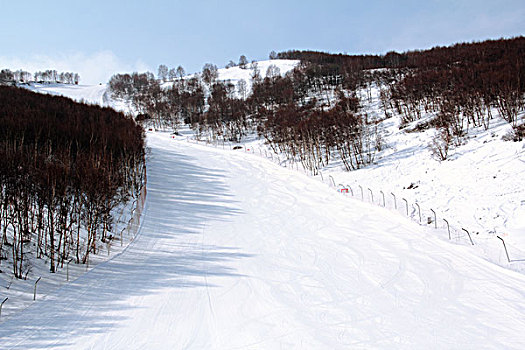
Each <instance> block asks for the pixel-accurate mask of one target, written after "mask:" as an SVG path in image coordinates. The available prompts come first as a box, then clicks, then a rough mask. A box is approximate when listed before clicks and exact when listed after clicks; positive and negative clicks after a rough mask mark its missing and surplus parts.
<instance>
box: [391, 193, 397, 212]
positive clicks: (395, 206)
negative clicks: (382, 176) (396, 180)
mask: <svg viewBox="0 0 525 350" xmlns="http://www.w3.org/2000/svg"><path fill="white" fill-rule="evenodd" d="M390 194H391V195H392V197H394V208H395V209H396V210H397V200H396V195H395V194H394V193H393V192H390Z"/></svg>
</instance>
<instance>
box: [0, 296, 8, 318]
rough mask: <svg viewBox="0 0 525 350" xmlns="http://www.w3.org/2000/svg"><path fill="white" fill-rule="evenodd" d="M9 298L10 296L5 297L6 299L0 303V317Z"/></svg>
mask: <svg viewBox="0 0 525 350" xmlns="http://www.w3.org/2000/svg"><path fill="white" fill-rule="evenodd" d="M7 299H9V298H5V299H4V301H2V303H1V304H0V317H2V306H4V303H5V302H6V301H7Z"/></svg>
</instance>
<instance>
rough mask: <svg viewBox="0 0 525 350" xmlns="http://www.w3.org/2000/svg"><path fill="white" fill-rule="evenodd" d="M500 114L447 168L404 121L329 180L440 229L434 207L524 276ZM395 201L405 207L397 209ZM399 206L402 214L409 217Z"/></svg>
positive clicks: (98, 91) (106, 101)
mask: <svg viewBox="0 0 525 350" xmlns="http://www.w3.org/2000/svg"><path fill="white" fill-rule="evenodd" d="M298 64H299V61H295V60H268V61H260V62H258V63H257V67H258V69H259V71H260V72H261V75H262V76H265V74H266V70H267V69H268V67H269V66H270V65H275V66H276V67H277V68H279V71H280V74H282V75H284V74H285V73H286V72H288V71H290V70H291V69H293V68H294V67H296V66H297V65H298ZM218 73H219V76H218V79H219V80H221V81H230V82H232V83H234V84H236V83H237V82H238V81H239V80H240V79H244V80H245V81H246V82H247V83H248V84H251V75H252V74H253V65H251V64H248V66H247V69H241V68H240V67H232V68H222V69H219V70H218ZM189 77H191V76H189ZM34 90H36V91H41V92H46V93H54V94H62V95H65V96H69V97H72V98H74V99H77V100H81V99H84V100H86V101H89V102H92V103H101V104H103V105H107V106H112V107H113V108H116V109H118V110H123V111H128V112H129V111H130V109H129V106H127V105H125V104H124V103H122V101H113V100H112V99H111V98H110V95H109V93H108V92H106V86H105V85H99V86H93V87H89V86H78V87H77V86H74V85H54V86H49V85H44V86H34ZM360 95H361V102H362V104H363V112H364V113H366V114H368V115H369V117H370V118H376V119H378V120H381V119H383V112H382V111H381V109H380V100H379V90H378V89H377V88H373V89H371V99H368V97H367V93H366V91H364V90H363V91H361V92H360ZM493 115H494V117H495V119H494V120H493V121H492V123H491V124H492V126H491V128H490V129H489V130H484V129H483V128H481V127H480V128H477V129H471V130H470V131H469V135H468V142H466V143H465V144H464V145H462V146H460V147H457V148H456V149H454V150H453V151H452V155H451V156H450V157H449V159H448V160H447V161H444V162H439V161H438V160H436V159H434V158H432V156H431V154H430V150H429V144H430V142H431V140H432V138H433V136H434V131H433V130H430V131H429V130H427V131H423V132H407V131H406V129H401V128H400V119H399V117H396V116H394V117H392V118H389V119H386V120H383V121H382V122H381V123H380V124H379V125H378V127H379V129H380V130H381V132H382V141H383V144H384V146H383V150H382V151H381V152H379V153H378V154H377V155H376V161H375V163H374V164H373V165H371V166H368V167H366V168H364V169H360V170H357V171H352V172H346V171H344V170H343V166H342V165H341V164H340V163H337V162H335V163H332V164H331V165H330V166H329V167H327V168H326V169H323V172H325V177H328V175H331V176H332V177H333V179H334V181H335V184H336V185H340V184H341V185H350V186H351V187H353V190H355V191H360V188H359V186H361V188H364V190H365V192H366V194H367V196H368V197H367V200H370V199H371V198H370V195H371V194H370V192H369V190H368V188H370V190H372V196H373V193H374V192H375V203H376V204H378V205H382V198H381V201H379V196H380V192H379V191H382V192H383V194H385V205H386V206H389V207H391V208H394V206H397V204H399V208H401V205H402V204H404V202H403V198H405V199H406V200H407V202H408V203H409V215H410V216H411V217H413V218H415V219H416V221H419V212H418V208H417V205H419V207H420V208H421V210H422V214H421V222H422V223H424V224H425V223H427V222H428V218H429V217H430V218H431V221H432V222H431V223H430V224H429V225H430V226H433V225H435V223H434V222H433V217H434V213H433V212H432V211H431V209H432V210H433V211H434V212H436V217H437V219H438V220H437V223H438V226H439V227H440V228H445V227H446V222H445V221H444V220H447V222H448V223H449V224H450V225H451V227H452V228H451V237H452V238H454V239H453V241H454V243H460V244H464V243H468V244H470V240H469V239H468V236H467V235H466V233H465V231H463V230H462V229H463V228H465V229H466V230H468V231H469V232H470V233H471V235H472V237H473V239H474V242H475V244H476V245H477V246H478V247H476V248H475V249H477V250H480V254H481V255H482V256H485V258H487V259H488V260H490V261H492V262H496V263H498V264H500V265H502V266H505V267H510V268H512V269H514V270H518V271H522V272H523V271H525V261H520V260H525V181H524V180H523V179H524V178H525V142H510V141H503V140H502V137H503V136H504V135H505V134H507V133H508V132H509V130H510V126H509V125H508V123H507V122H506V121H505V120H503V119H502V118H500V117H499V116H498V113H497V111H496V110H494V111H493ZM246 143H247V144H248V145H261V143H262V141H261V140H254V139H253V138H248V140H247V141H246ZM261 147H262V146H261ZM283 165H285V164H284V163H283ZM356 195H358V194H357V193H356ZM359 196H360V192H359ZM394 196H396V197H395V198H396V201H397V202H399V203H394ZM416 203H417V204H416ZM399 208H398V212H399V214H400V215H406V212H405V211H403V210H401V209H399ZM443 219H444V220H443ZM496 236H500V237H502V238H504V239H505V241H506V243H507V245H508V248H509V256H510V258H511V259H512V260H516V261H513V262H512V263H509V262H508V261H507V256H506V253H505V251H504V249H503V245H502V243H501V241H500V240H499V239H498V238H497V237H496Z"/></svg>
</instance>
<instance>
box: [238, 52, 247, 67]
mask: <svg viewBox="0 0 525 350" xmlns="http://www.w3.org/2000/svg"><path fill="white" fill-rule="evenodd" d="M247 66H248V59H247V58H246V56H244V55H241V57H239V67H241V69H246V68H247Z"/></svg>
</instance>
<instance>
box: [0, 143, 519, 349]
mask: <svg viewBox="0 0 525 350" xmlns="http://www.w3.org/2000/svg"><path fill="white" fill-rule="evenodd" d="M148 146H149V147H150V148H151V156H150V158H149V164H148V171H149V173H148V197H147V201H146V209H145V213H144V216H143V221H142V227H141V229H140V232H139V234H138V236H137V238H136V239H135V240H134V241H133V242H132V243H131V244H130V245H129V246H128V247H127V248H126V249H125V250H124V251H123V252H122V253H121V254H119V255H117V256H115V257H113V258H112V259H110V260H109V261H107V262H105V263H101V264H99V265H98V266H97V267H95V268H94V269H93V270H91V271H90V272H89V273H87V274H85V275H83V276H81V277H79V278H78V279H77V280H75V281H74V282H72V283H70V284H67V285H64V286H63V287H61V288H60V289H59V290H58V291H57V292H55V293H53V294H52V295H48V296H47V297H45V298H43V299H41V300H38V301H37V302H35V303H33V304H32V305H31V306H30V307H29V308H27V309H26V310H24V311H23V312H20V313H18V314H16V315H13V316H10V317H9V318H8V319H7V320H3V322H2V325H1V327H0V348H2V349H56V348H68V349H159V348H164V349H169V348H184V349H240V348H243V349H244V348H245V349H276V348H306V349H348V348H352V349H354V348H357V349H359V348H361V349H365V348H366V349H369V348H385V349H391V348H436V349H437V348H498V349H500V348H513V349H520V348H523V347H524V346H525V338H524V337H523V334H522V332H523V330H524V329H525V317H523V316H524V313H525V276H523V275H522V274H519V273H516V272H513V271H510V270H507V269H503V268H501V267H499V266H497V265H495V264H492V263H489V262H487V261H486V260H485V259H483V258H481V257H479V256H478V255H477V254H476V252H475V250H473V249H472V248H471V247H468V246H463V245H452V244H450V243H448V242H447V241H444V240H442V239H440V238H438V237H436V234H435V231H434V230H433V229H431V228H428V227H424V226H420V225H417V224H416V223H414V222H412V221H411V220H409V219H407V218H404V217H403V216H402V215H399V214H398V213H396V212H394V211H391V210H388V209H384V208H380V207H378V206H376V205H371V204H370V203H366V202H362V201H360V200H355V199H352V198H348V197H347V196H344V195H342V194H339V193H337V192H336V191H334V189H333V188H330V187H329V186H327V185H326V184H324V183H322V182H319V181H316V180H315V179H313V178H310V177H307V176H306V175H304V174H301V173H300V172H296V171H291V170H290V169H285V168H282V167H279V166H276V165H275V164H273V163H271V162H270V161H267V160H265V159H262V158H260V157H257V156H254V155H253V154H249V153H245V152H242V151H230V150H222V149H213V148H210V147H203V146H199V145H194V144H189V143H187V142H186V141H185V140H183V139H182V138H181V139H172V138H170V135H169V134H163V133H149V134H148Z"/></svg>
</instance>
